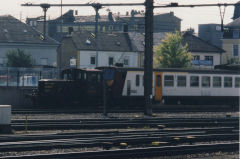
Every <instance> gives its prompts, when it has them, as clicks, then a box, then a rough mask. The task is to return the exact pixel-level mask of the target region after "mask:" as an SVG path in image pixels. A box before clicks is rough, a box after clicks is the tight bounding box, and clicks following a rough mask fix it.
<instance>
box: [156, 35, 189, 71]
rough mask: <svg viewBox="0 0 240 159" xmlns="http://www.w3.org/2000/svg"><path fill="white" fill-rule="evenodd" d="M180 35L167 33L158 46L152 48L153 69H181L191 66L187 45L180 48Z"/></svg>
mask: <svg viewBox="0 0 240 159" xmlns="http://www.w3.org/2000/svg"><path fill="white" fill-rule="evenodd" d="M182 38H183V37H182V35H181V33H180V32H176V34H172V33H169V34H167V36H166V38H165V39H164V40H163V41H162V43H161V44H160V45H157V46H155V47H154V59H153V60H154V67H156V68H159V67H164V68H183V67H189V66H191V60H192V56H191V54H190V52H188V49H187V47H188V46H187V44H186V45H185V46H182V43H181V42H182Z"/></svg>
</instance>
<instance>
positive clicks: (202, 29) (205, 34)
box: [198, 24, 223, 48]
mask: <svg viewBox="0 0 240 159" xmlns="http://www.w3.org/2000/svg"><path fill="white" fill-rule="evenodd" d="M222 36H223V32H222V30H221V24H199V25H198V37H199V38H201V39H203V40H204V41H206V42H208V43H210V44H212V45H215V46H217V47H220V48H221V47H222V41H221V39H222Z"/></svg>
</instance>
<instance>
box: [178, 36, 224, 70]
mask: <svg viewBox="0 0 240 159" xmlns="http://www.w3.org/2000/svg"><path fill="white" fill-rule="evenodd" d="M185 44H187V45H188V50H189V52H191V54H192V57H193V59H192V64H193V67H196V68H207V69H213V68H214V66H215V65H220V64H221V63H222V62H221V56H222V54H223V53H224V52H225V51H224V50H223V49H221V48H219V47H217V46H215V45H212V44H210V43H209V42H206V41H204V40H202V39H201V38H199V37H197V36H195V35H193V34H191V33H189V32H185V33H183V41H182V45H185Z"/></svg>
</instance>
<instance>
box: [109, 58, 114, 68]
mask: <svg viewBox="0 0 240 159" xmlns="http://www.w3.org/2000/svg"><path fill="white" fill-rule="evenodd" d="M113 60H114V59H113V57H109V58H108V65H109V66H112V65H113Z"/></svg>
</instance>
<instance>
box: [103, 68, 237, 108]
mask: <svg viewBox="0 0 240 159" xmlns="http://www.w3.org/2000/svg"><path fill="white" fill-rule="evenodd" d="M102 69H103V68H102ZM109 73H111V75H112V80H114V82H113V81H112V85H111V86H110V85H109V86H108V87H109V88H110V89H109V90H110V91H111V93H109V94H110V95H111V98H112V99H113V101H115V102H116V101H117V102H120V103H121V102H124V101H125V102H128V103H143V101H144V98H143V96H144V71H143V69H138V68H105V76H108V75H107V74H109ZM239 93H240V72H239V71H227V70H193V69H156V70H154V71H153V92H152V97H153V98H152V99H153V102H164V103H166V104H221V105H223V104H228V105H230V104H231V105H236V106H237V105H238V104H239Z"/></svg>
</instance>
